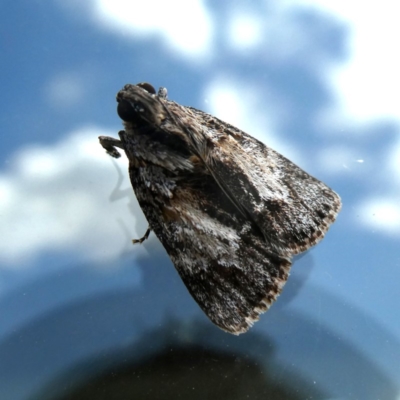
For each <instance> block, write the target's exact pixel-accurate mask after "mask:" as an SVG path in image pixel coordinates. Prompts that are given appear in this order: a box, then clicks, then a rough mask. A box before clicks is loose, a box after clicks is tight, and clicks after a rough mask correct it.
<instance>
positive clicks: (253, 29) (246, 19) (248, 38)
mask: <svg viewBox="0 0 400 400" xmlns="http://www.w3.org/2000/svg"><path fill="white" fill-rule="evenodd" d="M262 39H263V19H262V18H260V17H257V16H256V15H250V14H247V15H245V14H243V13H242V12H236V13H235V14H234V15H233V16H232V17H231V18H230V21H229V28H228V41H229V43H230V44H231V45H232V46H233V47H234V48H236V49H237V50H244V49H249V48H254V47H257V46H259V45H260V43H261V42H262Z"/></svg>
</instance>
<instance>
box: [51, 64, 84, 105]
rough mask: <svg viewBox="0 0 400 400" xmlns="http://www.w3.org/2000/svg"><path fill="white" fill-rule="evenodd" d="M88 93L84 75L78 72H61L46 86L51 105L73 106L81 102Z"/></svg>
mask: <svg viewBox="0 0 400 400" xmlns="http://www.w3.org/2000/svg"><path fill="white" fill-rule="evenodd" d="M85 93H86V84H85V83H84V76H81V75H79V74H77V73H71V72H69V73H59V74H57V75H56V76H53V77H52V78H51V79H50V81H49V82H48V83H47V85H46V87H45V95H46V99H47V101H48V103H49V104H50V105H51V106H56V107H59V108H65V107H71V106H73V105H76V104H78V103H80V101H81V100H82V99H83V97H84V95H85Z"/></svg>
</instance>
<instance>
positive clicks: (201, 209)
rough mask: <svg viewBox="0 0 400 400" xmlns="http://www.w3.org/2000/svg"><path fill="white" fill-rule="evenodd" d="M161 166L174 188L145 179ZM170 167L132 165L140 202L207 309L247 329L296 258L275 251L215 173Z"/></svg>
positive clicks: (216, 318)
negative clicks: (182, 172) (185, 172)
mask: <svg viewBox="0 0 400 400" xmlns="http://www.w3.org/2000/svg"><path fill="white" fill-rule="evenodd" d="M160 174H164V176H163V178H162V181H163V182H165V187H167V188H168V190H163V189H162V188H161V187H160V186H157V185H152V186H149V185H148V184H146V182H155V181H156V179H159V178H160ZM169 175H170V174H169V173H168V171H165V170H162V169H161V168H159V167H156V166H149V167H146V168H140V169H138V168H136V167H132V168H130V177H131V182H132V186H133V187H134V189H135V193H136V196H137V198H138V201H139V204H140V206H141V208H142V210H143V212H144V214H145V216H146V218H147V220H148V222H149V224H150V226H151V228H152V229H153V230H154V232H155V234H156V235H157V237H158V238H159V239H160V241H161V243H162V244H163V246H164V247H165V249H166V251H167V253H168V254H169V256H170V258H171V260H172V262H173V263H174V265H175V267H176V269H177V270H178V272H179V275H180V276H181V278H182V280H183V282H184V283H185V285H186V287H187V288H188V290H189V292H190V293H191V294H192V296H193V297H194V299H195V300H196V302H197V303H198V304H199V305H200V307H201V308H202V309H203V311H204V312H205V313H206V314H207V316H208V317H209V318H210V319H211V320H212V321H213V322H214V323H215V324H216V325H218V326H219V327H220V328H222V329H224V330H226V331H228V332H231V333H234V334H239V333H242V332H245V331H247V329H248V328H249V327H250V326H251V325H252V324H253V323H254V322H255V321H256V320H258V316H259V314H260V313H262V312H264V311H266V310H267V309H268V308H269V306H270V305H271V303H272V302H273V301H274V300H275V299H276V297H277V296H278V294H279V293H280V291H281V289H282V287H283V285H284V283H285V282H286V280H287V278H288V275H289V269H290V261H289V260H287V259H286V258H284V257H281V256H279V255H277V254H274V252H273V251H272V249H271V248H270V247H269V246H268V244H266V243H265V242H264V238H263V237H262V235H260V233H259V231H258V230H257V229H254V227H253V226H252V224H251V223H250V222H249V221H248V220H246V219H245V218H244V217H243V216H242V215H241V213H240V212H238V210H237V209H236V208H235V207H234V206H233V205H232V204H231V202H230V201H229V200H228V199H227V198H226V196H225V194H224V193H223V192H222V190H221V188H220V187H219V186H218V185H217V184H216V183H215V181H214V179H213V177H212V176H211V175H207V174H206V175H203V176H201V177H200V178H198V179H194V178H193V177H191V176H186V177H185V176H180V177H176V176H171V175H170V176H169ZM159 180H160V179H159ZM171 188H173V189H172V193H169V192H170V191H171Z"/></svg>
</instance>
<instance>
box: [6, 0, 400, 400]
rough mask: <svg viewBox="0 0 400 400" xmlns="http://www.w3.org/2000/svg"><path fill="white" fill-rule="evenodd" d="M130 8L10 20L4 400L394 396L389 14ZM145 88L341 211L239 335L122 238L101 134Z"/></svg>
mask: <svg viewBox="0 0 400 400" xmlns="http://www.w3.org/2000/svg"><path fill="white" fill-rule="evenodd" d="M120 3H121V4H120ZM123 3H126V2H119V1H113V2H108V1H105V0H103V1H101V0H96V1H93V2H88V3H85V5H81V3H79V2H68V5H64V3H63V2H50V3H48V2H40V1H30V2H27V1H25V2H24V1H15V2H13V3H7V4H5V5H3V7H2V13H1V17H0V18H1V24H0V26H1V28H0V29H1V32H2V35H1V50H2V74H1V76H0V79H1V88H2V99H3V101H2V107H1V108H0V124H1V126H0V129H1V132H2V146H1V147H0V152H1V160H2V164H1V170H0V215H1V223H0V232H1V238H2V240H1V241H0V308H1V310H2V311H1V313H0V387H1V388H2V389H1V392H2V396H1V398H2V399H6V400H7V399H12V400H25V399H66V398H74V399H75V398H76V399H78V398H101V397H100V396H102V395H104V398H110V396H111V395H110V393H112V394H113V395H114V396H115V397H114V398H127V397H128V396H134V395H136V396H137V397H138V398H139V397H140V398H149V399H151V398H160V396H162V395H164V398H171V399H172V398H177V397H178V396H181V397H182V398H187V397H188V393H190V396H191V397H192V398H193V399H195V398H210V399H212V398H219V399H221V398H246V396H248V398H250V399H252V398H253V399H256V398H268V397H271V398H277V399H278V398H287V399H292V398H299V399H304V398H321V399H332V398H341V399H342V398H345V399H377V398H380V399H396V398H399V391H400V390H399V389H400V387H399V386H400V384H399V382H400V371H399V367H398V365H399V363H398V360H399V359H400V346H399V339H400V318H399V312H398V297H399V295H398V284H397V282H398V280H399V279H400V277H399V274H400V250H399V239H400V206H399V205H400V162H399V160H400V139H399V138H400V136H399V118H400V111H399V107H398V104H400V99H398V98H396V96H398V93H400V90H398V88H397V86H398V85H399V80H398V77H397V72H396V71H398V66H397V67H396V65H397V64H396V63H397V62H398V61H397V60H396V55H395V54H394V53H395V52H393V49H394V48H396V44H394V43H392V41H393V40H395V38H397V37H399V32H397V31H396V30H398V29H399V28H398V27H397V24H396V23H394V21H392V18H393V17H392V15H398V14H396V10H395V9H393V7H395V6H396V5H393V4H391V3H389V2H387V4H386V2H384V4H381V6H380V7H379V9H376V10H375V9H373V8H372V7H373V6H370V5H364V6H363V12H362V13H361V14H360V13H359V11H360V10H357V9H352V8H351V6H348V7H342V8H340V7H339V6H335V4H336V3H332V4H330V3H329V2H320V3H319V2H306V1H293V2H283V3H282V4H281V5H280V6H279V7H278V6H276V5H274V4H275V2H272V3H271V4H270V3H268V2H261V1H260V2H255V3H250V2H244V1H237V2H233V3H232V2H218V4H215V5H214V4H211V3H210V2H208V3H203V2H200V1H193V2H179V1H171V2H168V4H166V3H164V2H161V1H160V2H157V1H147V2H145V3H146V4H140V5H139V4H135V5H132V6H130V7H131V9H127V8H124V7H127V6H126V5H125V6H124V4H123ZM181 3H183V4H181ZM391 7H392V8H391ZM367 18H369V20H367ZM371 19H372V21H374V22H375V24H374V29H373V30H371V29H370V26H371V25H370V21H371ZM372 31H373V33H372ZM371 35H372V36H371ZM367 45H368V46H367ZM137 82H150V83H151V84H152V85H153V86H154V87H155V88H156V90H157V88H158V87H159V86H165V87H167V88H168V96H169V98H170V99H172V100H176V101H177V102H179V103H180V104H184V105H189V106H193V107H196V108H198V109H201V110H204V111H206V112H209V113H211V114H214V115H216V116H217V117H219V118H221V119H223V120H226V121H227V122H229V123H231V124H233V125H235V126H237V127H239V128H240V129H243V130H244V131H246V132H248V133H249V134H251V135H253V136H255V137H257V138H258V139H260V140H262V141H263V142H264V143H266V144H267V145H269V146H271V147H272V148H274V149H275V150H277V151H279V152H281V153H282V154H284V155H285V156H287V157H288V158H290V159H291V160H293V161H294V162H296V163H297V164H299V165H300V166H301V167H302V168H304V169H305V170H306V171H307V172H309V173H311V174H313V175H315V176H316V177H317V178H318V179H320V180H322V181H323V182H325V183H327V184H328V185H329V186H331V187H332V188H333V189H334V190H335V191H337V192H338V193H339V194H340V195H341V197H342V201H343V209H342V212H341V214H340V215H339V218H338V220H337V222H336V223H335V224H334V225H333V226H332V228H331V230H330V231H329V233H328V234H327V236H326V238H325V239H324V240H323V242H321V243H320V244H319V245H318V246H317V247H315V248H313V249H312V250H311V251H309V252H307V253H306V254H303V255H302V256H301V257H299V258H298V259H297V260H296V261H295V263H294V266H293V267H292V273H291V277H290V278H289V281H288V283H287V284H286V286H285V288H284V290H283V293H282V295H281V296H280V297H279V299H278V301H277V302H276V303H275V304H274V305H273V306H272V308H271V310H270V311H269V312H268V313H266V314H264V315H263V316H262V318H261V320H260V321H259V322H258V323H257V324H256V325H255V326H254V327H253V328H252V329H251V330H250V331H249V332H248V333H247V334H245V335H241V336H239V337H234V336H231V335H229V334H227V333H224V332H222V331H220V330H219V329H218V328H217V327H215V326H214V325H212V323H211V322H210V321H209V320H208V319H207V318H206V317H205V316H204V315H203V313H202V312H201V310H200V309H199V308H198V306H197V305H196V303H195V302H194V301H193V299H192V298H191V296H190V295H189V293H188V292H187V291H186V289H185V287H184V285H183V283H182V282H181V281H180V279H179V276H178V275H177V273H176V271H175V270H174V267H173V265H172V263H171V261H170V260H169V259H168V257H167V256H166V254H165V252H164V250H163V249H162V247H161V245H160V244H159V242H158V240H157V239H156V237H155V236H154V234H151V235H150V238H149V240H148V241H146V242H145V243H144V244H143V245H141V246H139V245H136V246H132V244H131V239H132V238H137V237H140V236H142V235H143V234H144V232H145V230H146V228H147V223H146V221H145V219H144V217H143V215H142V213H141V211H140V209H139V207H138V205H137V202H136V199H135V197H134V194H133V192H132V189H131V187H130V184H129V180H128V177H127V162H126V160H117V161H116V162H115V161H114V160H112V159H111V158H110V157H108V156H107V155H106V154H105V152H104V150H103V149H102V148H101V146H100V145H99V143H98V139H97V138H98V136H100V135H107V136H113V137H117V132H118V130H119V129H121V126H122V125H121V121H120V119H119V118H118V115H117V112H116V102H115V95H116V93H117V92H118V90H120V89H121V88H122V87H123V85H124V84H126V83H137ZM156 388H157V390H156ZM158 390H160V391H158ZM117 396H120V397H117ZM196 396H197V397H196ZM235 396H236V397H235Z"/></svg>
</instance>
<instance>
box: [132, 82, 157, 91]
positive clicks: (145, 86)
mask: <svg viewBox="0 0 400 400" xmlns="http://www.w3.org/2000/svg"><path fill="white" fill-rule="evenodd" d="M136 86H139V87H141V88H142V89H144V90H145V91H146V92H149V93H150V94H156V89H154V88H153V86H151V85H150V83H147V82H143V83H138V84H137V85H136Z"/></svg>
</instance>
